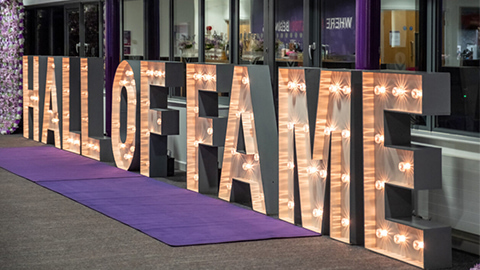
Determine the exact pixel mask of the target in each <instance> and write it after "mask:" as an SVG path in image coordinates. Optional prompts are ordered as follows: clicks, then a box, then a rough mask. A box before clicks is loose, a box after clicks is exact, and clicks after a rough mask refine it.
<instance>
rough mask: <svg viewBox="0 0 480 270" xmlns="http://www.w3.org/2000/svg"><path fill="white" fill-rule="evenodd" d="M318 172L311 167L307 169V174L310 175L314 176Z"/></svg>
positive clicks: (315, 168)
mask: <svg viewBox="0 0 480 270" xmlns="http://www.w3.org/2000/svg"><path fill="white" fill-rule="evenodd" d="M317 172H318V168H317V167H313V166H310V167H308V168H307V173H308V174H314V173H317Z"/></svg>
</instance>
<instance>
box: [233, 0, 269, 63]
mask: <svg viewBox="0 0 480 270" xmlns="http://www.w3.org/2000/svg"><path fill="white" fill-rule="evenodd" d="M263 30H264V29H263V1H250V0H240V27H239V33H240V36H239V45H238V53H239V56H240V61H239V62H240V63H241V64H263V33H264V31H263Z"/></svg>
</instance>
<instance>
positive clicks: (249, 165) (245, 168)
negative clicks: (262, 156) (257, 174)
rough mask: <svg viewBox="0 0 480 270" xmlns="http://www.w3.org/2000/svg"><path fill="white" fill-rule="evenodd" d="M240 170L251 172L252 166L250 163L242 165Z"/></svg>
mask: <svg viewBox="0 0 480 270" xmlns="http://www.w3.org/2000/svg"><path fill="white" fill-rule="evenodd" d="M242 169H243V170H244V171H248V170H251V169H253V165H252V164H250V163H243V165H242Z"/></svg>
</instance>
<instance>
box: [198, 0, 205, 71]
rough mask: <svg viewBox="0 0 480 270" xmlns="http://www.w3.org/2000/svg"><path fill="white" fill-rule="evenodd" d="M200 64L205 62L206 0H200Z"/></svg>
mask: <svg viewBox="0 0 480 270" xmlns="http://www.w3.org/2000/svg"><path fill="white" fill-rule="evenodd" d="M198 20H199V22H198V62H199V63H204V62H205V0H198Z"/></svg>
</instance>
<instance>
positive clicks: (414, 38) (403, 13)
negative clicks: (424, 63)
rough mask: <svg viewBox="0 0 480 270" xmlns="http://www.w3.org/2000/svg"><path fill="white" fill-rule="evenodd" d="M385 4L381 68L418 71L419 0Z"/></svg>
mask: <svg viewBox="0 0 480 270" xmlns="http://www.w3.org/2000/svg"><path fill="white" fill-rule="evenodd" d="M381 4H382V6H381V12H382V13H381V24H380V25H381V29H380V61H381V68H382V69H394V70H418V66H419V64H418V58H417V55H418V54H417V49H418V44H419V25H418V13H419V12H418V9H419V5H418V0H417V1H416V0H408V1H392V0H382V2H381Z"/></svg>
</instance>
